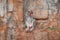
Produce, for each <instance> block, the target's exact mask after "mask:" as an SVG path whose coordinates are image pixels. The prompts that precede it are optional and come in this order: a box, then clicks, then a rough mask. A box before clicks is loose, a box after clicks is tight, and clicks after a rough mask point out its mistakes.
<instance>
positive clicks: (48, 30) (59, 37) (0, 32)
mask: <svg viewBox="0 0 60 40" xmlns="http://www.w3.org/2000/svg"><path fill="white" fill-rule="evenodd" d="M10 1H11V2H12V0H9V2H10ZM24 1H25V0H13V2H12V3H13V5H14V6H13V8H14V10H13V11H8V17H12V18H11V19H9V22H8V23H4V22H3V21H2V19H3V17H0V40H60V13H59V11H57V13H56V12H55V14H53V13H51V14H49V18H48V19H46V20H44V19H39V20H37V19H36V27H35V28H34V30H33V31H31V32H26V31H25V29H24V28H23V27H24V19H23V18H24V15H23V13H24V12H23V7H24V5H23V3H24ZM33 1H34V0H33ZM35 1H37V0H35ZM39 1H40V0H38V1H37V3H38V4H39ZM49 2H51V1H49ZM39 5H40V4H39ZM52 8H53V7H52ZM34 15H35V14H34ZM35 16H36V15H35ZM41 16H42V15H41Z"/></svg>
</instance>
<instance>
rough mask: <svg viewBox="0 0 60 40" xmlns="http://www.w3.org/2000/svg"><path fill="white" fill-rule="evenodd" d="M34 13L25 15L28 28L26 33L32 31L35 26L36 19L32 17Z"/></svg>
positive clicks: (29, 12) (30, 12)
mask: <svg viewBox="0 0 60 40" xmlns="http://www.w3.org/2000/svg"><path fill="white" fill-rule="evenodd" d="M32 15H33V12H32V11H28V12H27V13H26V15H25V26H26V31H32V30H33V29H34V26H35V19H34V18H33V17H32Z"/></svg>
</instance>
